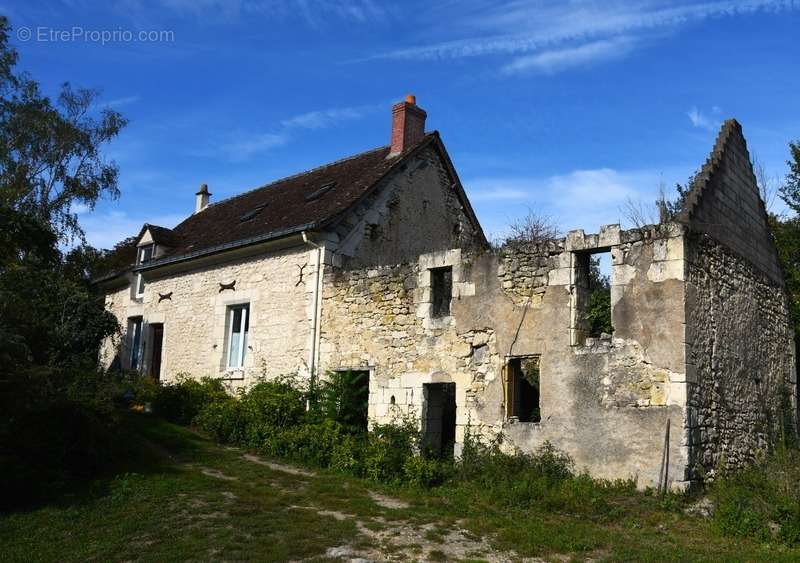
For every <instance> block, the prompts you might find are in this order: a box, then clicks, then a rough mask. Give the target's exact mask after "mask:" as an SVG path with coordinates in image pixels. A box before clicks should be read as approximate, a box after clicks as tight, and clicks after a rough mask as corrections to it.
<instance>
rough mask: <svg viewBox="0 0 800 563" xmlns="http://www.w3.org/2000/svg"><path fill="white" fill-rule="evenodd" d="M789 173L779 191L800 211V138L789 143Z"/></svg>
mask: <svg viewBox="0 0 800 563" xmlns="http://www.w3.org/2000/svg"><path fill="white" fill-rule="evenodd" d="M786 164H788V165H789V173H788V174H787V175H786V183H785V184H784V185H783V186H781V189H780V191H779V193H780V196H781V199H782V200H783V201H784V202H785V203H786V205H788V206H789V207H790V208H791V209H792V211H794V212H795V213H800V140H797V141H795V142H793V143H789V160H787V161H786Z"/></svg>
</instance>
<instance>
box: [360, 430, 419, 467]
mask: <svg viewBox="0 0 800 563" xmlns="http://www.w3.org/2000/svg"><path fill="white" fill-rule="evenodd" d="M419 438H420V437H419V431H418V430H417V423H416V419H415V418H414V417H413V416H406V417H402V418H399V419H396V420H394V421H392V422H391V423H389V424H375V425H374V426H373V427H372V431H371V432H370V433H369V434H368V437H367V443H366V449H365V451H364V475H365V476H366V477H367V478H369V479H372V480H373V481H380V482H382V483H397V482H400V481H402V477H403V475H404V470H403V468H404V466H405V462H406V459H408V458H409V457H412V456H414V455H417V451H418V449H419V443H420V439H419Z"/></svg>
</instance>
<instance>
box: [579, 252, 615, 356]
mask: <svg viewBox="0 0 800 563" xmlns="http://www.w3.org/2000/svg"><path fill="white" fill-rule="evenodd" d="M610 274H611V252H610V251H600V252H577V253H575V287H574V300H573V303H574V317H573V326H574V328H575V332H576V338H575V341H574V342H573V343H574V344H583V342H584V339H585V338H586V337H592V338H599V337H601V336H603V335H611V334H612V333H613V331H614V328H613V326H612V324H611V275H610Z"/></svg>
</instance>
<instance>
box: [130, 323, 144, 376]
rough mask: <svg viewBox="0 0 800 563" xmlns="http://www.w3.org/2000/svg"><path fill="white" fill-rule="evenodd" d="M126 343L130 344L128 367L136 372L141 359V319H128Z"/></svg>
mask: <svg viewBox="0 0 800 563" xmlns="http://www.w3.org/2000/svg"><path fill="white" fill-rule="evenodd" d="M128 339H129V340H128V341H129V342H130V354H131V355H130V362H129V363H130V367H131V369H132V370H138V369H139V367H140V366H141V357H142V317H131V318H130V319H128Z"/></svg>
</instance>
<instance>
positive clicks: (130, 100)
mask: <svg viewBox="0 0 800 563" xmlns="http://www.w3.org/2000/svg"><path fill="white" fill-rule="evenodd" d="M139 100H140V98H139V96H126V97H124V98H116V99H114V100H109V101H107V102H106V105H107V106H109V107H121V106H127V105H130V104H135V103H136V102H138V101H139Z"/></svg>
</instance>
